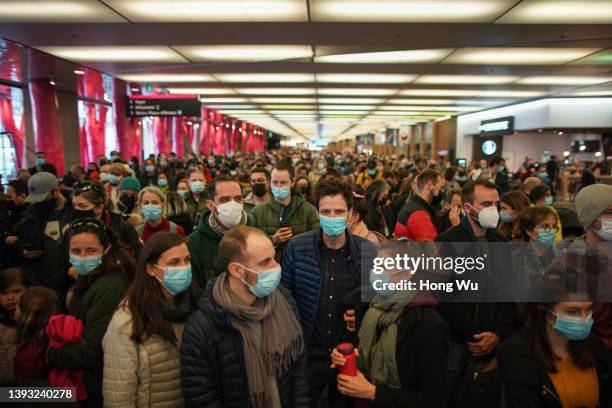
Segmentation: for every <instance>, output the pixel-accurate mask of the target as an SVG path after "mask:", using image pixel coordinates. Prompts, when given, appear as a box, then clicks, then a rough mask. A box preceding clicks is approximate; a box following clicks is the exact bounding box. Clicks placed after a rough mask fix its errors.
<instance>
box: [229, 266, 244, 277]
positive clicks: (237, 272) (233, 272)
mask: <svg viewBox="0 0 612 408" xmlns="http://www.w3.org/2000/svg"><path fill="white" fill-rule="evenodd" d="M227 273H228V274H229V276H231V277H232V278H235V279H244V277H245V276H244V275H245V273H246V272H245V271H244V268H243V267H242V266H240V264H239V263H237V262H230V264H229V265H227Z"/></svg>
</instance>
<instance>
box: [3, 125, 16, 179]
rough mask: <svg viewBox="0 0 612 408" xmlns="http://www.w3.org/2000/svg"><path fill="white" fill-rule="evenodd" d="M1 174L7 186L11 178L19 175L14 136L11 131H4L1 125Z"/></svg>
mask: <svg viewBox="0 0 612 408" xmlns="http://www.w3.org/2000/svg"><path fill="white" fill-rule="evenodd" d="M0 175H1V176H2V184H3V185H4V186H5V187H6V185H7V184H8V182H9V180H13V179H14V178H16V176H17V157H16V152H15V146H14V145H13V137H12V135H11V134H10V133H7V132H3V131H2V129H1V126H0Z"/></svg>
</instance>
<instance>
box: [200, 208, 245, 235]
mask: <svg viewBox="0 0 612 408" xmlns="http://www.w3.org/2000/svg"><path fill="white" fill-rule="evenodd" d="M247 218H248V215H247V212H246V211H244V210H242V218H240V224H238V225H246V223H247ZM208 226H210V228H211V229H212V230H213V231H214V232H215V234H217V235H219V236H220V237H222V236H223V235H225V233H226V232H227V231H229V230H226V229H225V228H223V227H222V226H221V225H219V223H218V222H217V217H215V214H213V213H212V212H211V213H210V216H209V217H208Z"/></svg>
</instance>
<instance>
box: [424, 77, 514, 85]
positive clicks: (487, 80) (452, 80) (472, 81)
mask: <svg viewBox="0 0 612 408" xmlns="http://www.w3.org/2000/svg"><path fill="white" fill-rule="evenodd" d="M517 79H518V77H516V76H510V75H422V76H420V77H419V78H417V80H416V81H415V83H417V84H461V85H491V84H508V83H510V82H513V81H516V80H517Z"/></svg>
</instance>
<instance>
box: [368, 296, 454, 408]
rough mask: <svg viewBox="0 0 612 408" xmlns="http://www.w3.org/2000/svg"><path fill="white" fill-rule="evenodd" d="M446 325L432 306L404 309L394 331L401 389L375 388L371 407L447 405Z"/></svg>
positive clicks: (433, 407) (402, 407) (404, 407)
mask: <svg viewBox="0 0 612 408" xmlns="http://www.w3.org/2000/svg"><path fill="white" fill-rule="evenodd" d="M448 338H449V334H448V326H447V325H446V323H445V322H444V320H442V318H441V317H440V315H438V312H437V311H436V309H435V307H433V306H415V307H411V308H409V309H406V311H405V312H404V314H403V315H402V317H401V320H400V323H399V327H398V331H397V348H396V354H395V355H396V361H397V368H398V370H399V377H400V383H401V385H402V388H400V389H393V388H389V387H386V386H377V387H376V397H375V399H374V402H373V403H372V404H371V405H372V406H373V407H380V408H382V407H385V408H387V407H389V408H394V407H397V408H400V407H401V408H443V407H445V406H447V404H448V395H449V387H448V386H447V383H446V369H447V361H446V352H447V348H448Z"/></svg>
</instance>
